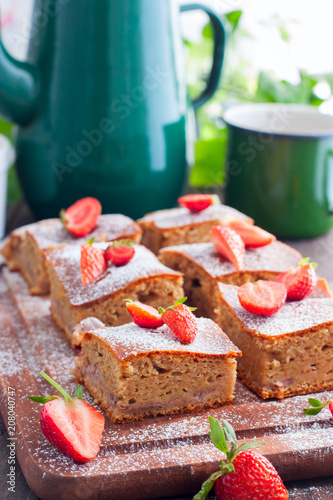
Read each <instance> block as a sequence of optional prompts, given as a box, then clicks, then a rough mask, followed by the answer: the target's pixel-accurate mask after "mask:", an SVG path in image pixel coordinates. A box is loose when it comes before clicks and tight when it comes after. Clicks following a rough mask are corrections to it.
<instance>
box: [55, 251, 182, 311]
mask: <svg viewBox="0 0 333 500" xmlns="http://www.w3.org/2000/svg"><path fill="white" fill-rule="evenodd" d="M94 246H96V247H97V248H101V249H103V250H104V249H105V248H106V247H107V243H99V244H96V245H94ZM134 248H135V255H134V257H133V259H132V260H130V261H129V262H128V263H127V264H126V265H124V266H120V267H116V266H109V267H108V268H107V269H106V271H105V272H104V273H103V274H102V275H101V276H100V277H99V278H97V279H96V280H94V281H93V282H91V283H89V284H88V285H85V286H83V285H82V282H81V269H80V258H81V249H80V247H79V246H77V245H68V246H66V247H64V248H62V249H58V250H54V251H52V252H51V253H49V254H48V256H47V260H48V262H49V263H50V265H51V266H52V267H53V269H54V271H55V273H56V274H57V277H58V279H59V280H60V281H61V283H62V285H63V286H64V288H65V290H66V293H67V295H68V298H69V300H70V302H71V304H72V305H74V306H78V305H82V304H86V303H89V302H91V301H94V300H97V299H100V298H103V297H107V296H108V295H111V294H112V293H114V292H117V291H120V290H121V289H124V288H125V287H126V286H128V285H133V284H135V282H137V283H138V284H139V283H140V280H142V279H144V280H146V279H149V278H151V277H159V278H160V279H161V280H164V281H166V280H168V279H170V280H172V282H173V283H174V280H175V278H176V277H177V276H181V274H180V273H177V272H175V271H173V270H172V269H169V268H168V267H166V266H164V265H163V264H162V263H161V262H160V261H159V260H158V259H157V257H156V256H155V255H154V254H153V253H152V252H150V250H148V249H147V248H145V247H143V246H141V245H134Z"/></svg>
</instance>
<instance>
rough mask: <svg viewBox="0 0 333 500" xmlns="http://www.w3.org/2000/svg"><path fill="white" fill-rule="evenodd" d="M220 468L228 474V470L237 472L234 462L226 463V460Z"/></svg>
mask: <svg viewBox="0 0 333 500" xmlns="http://www.w3.org/2000/svg"><path fill="white" fill-rule="evenodd" d="M220 469H221V470H222V471H223V472H224V473H225V474H227V473H228V472H235V467H234V466H233V464H230V463H226V462H221V463H220Z"/></svg>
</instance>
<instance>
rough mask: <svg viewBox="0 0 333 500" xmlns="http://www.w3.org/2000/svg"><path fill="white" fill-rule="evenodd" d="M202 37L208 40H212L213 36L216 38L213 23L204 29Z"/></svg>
mask: <svg viewBox="0 0 333 500" xmlns="http://www.w3.org/2000/svg"><path fill="white" fill-rule="evenodd" d="M202 36H203V37H204V38H208V39H212V38H213V36H214V32H213V27H212V23H211V22H209V23H207V24H206V25H205V26H204V27H203V30H202Z"/></svg>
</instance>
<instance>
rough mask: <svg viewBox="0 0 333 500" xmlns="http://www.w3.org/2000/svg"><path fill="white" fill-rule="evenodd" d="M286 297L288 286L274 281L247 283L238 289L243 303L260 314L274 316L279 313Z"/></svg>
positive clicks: (251, 311)
mask: <svg viewBox="0 0 333 500" xmlns="http://www.w3.org/2000/svg"><path fill="white" fill-rule="evenodd" d="M286 298H287V290H286V287H285V286H284V285H282V284H281V283H276V282H274V281H257V282H256V283H245V284H244V285H242V286H240V287H239V289H238V299H239V302H240V303H241V305H242V306H243V307H244V309H246V310H247V311H249V312H250V313H252V314H257V315H258V316H272V315H273V314H275V313H277V312H278V311H279V310H280V309H281V307H282V306H283V304H284V303H285V301H286Z"/></svg>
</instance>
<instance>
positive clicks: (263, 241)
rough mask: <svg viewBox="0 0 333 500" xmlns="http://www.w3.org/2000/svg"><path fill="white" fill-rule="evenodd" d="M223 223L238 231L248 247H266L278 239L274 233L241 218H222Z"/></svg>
mask: <svg viewBox="0 0 333 500" xmlns="http://www.w3.org/2000/svg"><path fill="white" fill-rule="evenodd" d="M221 223H222V224H223V225H225V226H226V227H229V228H230V229H233V230H234V231H236V233H237V234H239V236H240V237H241V238H242V240H243V241H244V243H245V246H246V248H258V247H264V246H266V245H269V244H270V243H272V242H273V241H274V240H276V238H275V236H274V235H273V234H271V233H268V232H267V231H265V230H264V229H261V227H258V226H253V225H252V224H249V223H248V222H245V221H243V220H240V219H232V218H231V219H226V220H222V221H221Z"/></svg>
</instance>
